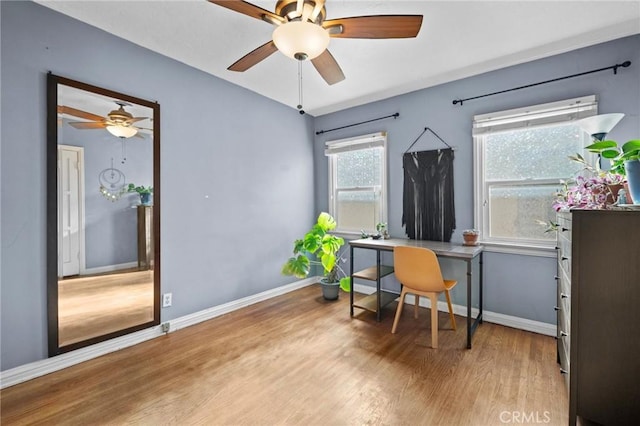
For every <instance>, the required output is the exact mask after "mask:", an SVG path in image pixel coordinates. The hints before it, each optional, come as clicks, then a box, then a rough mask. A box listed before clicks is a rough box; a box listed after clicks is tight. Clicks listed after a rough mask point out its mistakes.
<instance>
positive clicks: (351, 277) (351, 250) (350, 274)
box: [349, 246, 355, 317]
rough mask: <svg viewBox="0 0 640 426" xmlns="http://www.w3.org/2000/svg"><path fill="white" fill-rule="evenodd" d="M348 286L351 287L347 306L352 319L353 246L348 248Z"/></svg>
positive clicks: (353, 286)
mask: <svg viewBox="0 0 640 426" xmlns="http://www.w3.org/2000/svg"><path fill="white" fill-rule="evenodd" d="M349 279H350V282H349V284H350V285H351V291H350V292H349V304H350V305H349V306H350V312H351V316H352V317H353V292H354V288H355V285H354V283H353V246H349Z"/></svg>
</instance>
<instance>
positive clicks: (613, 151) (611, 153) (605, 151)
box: [600, 149, 620, 159]
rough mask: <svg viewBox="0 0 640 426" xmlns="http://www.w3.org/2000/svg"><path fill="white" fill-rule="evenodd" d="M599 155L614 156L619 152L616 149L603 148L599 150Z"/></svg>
mask: <svg viewBox="0 0 640 426" xmlns="http://www.w3.org/2000/svg"><path fill="white" fill-rule="evenodd" d="M600 155H602V156H603V157H604V158H609V159H611V158H616V157H617V156H618V155H620V152H618V150H617V149H603V150H602V151H601V152H600Z"/></svg>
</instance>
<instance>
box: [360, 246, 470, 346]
mask: <svg viewBox="0 0 640 426" xmlns="http://www.w3.org/2000/svg"><path fill="white" fill-rule="evenodd" d="M398 246H408V247H424V248H428V249H430V250H433V251H434V253H435V254H436V256H439V257H449V258H453V259H460V260H464V261H465V262H466V263H467V349H471V337H472V336H473V333H474V332H475V330H476V328H477V327H478V324H482V275H483V273H482V250H483V248H482V246H463V245H461V244H453V243H444V242H440V241H421V240H409V239H403V238H390V239H388V240H384V239H379V240H374V239H369V238H365V239H359V240H353V241H349V251H350V255H351V256H350V266H351V269H350V271H351V290H352V291H351V294H350V301H351V302H350V304H351V305H350V306H351V316H353V308H354V307H356V308H361V309H366V310H370V311H372V312H375V313H376V317H377V320H378V321H380V313H381V310H382V307H383V306H384V305H386V304H387V303H390V302H391V301H393V300H395V299H396V298H397V297H398V295H397V294H395V293H391V292H387V291H384V290H382V289H381V288H380V279H381V278H382V277H384V276H385V275H388V274H390V273H392V272H393V268H392V267H389V266H385V265H380V252H382V251H390V252H393V248H394V247H398ZM354 248H360V249H369V250H375V251H376V266H374V267H371V268H367V269H364V270H362V271H358V272H354V271H353V249H354ZM476 257H478V258H479V265H480V271H479V272H480V276H479V285H478V287H479V300H478V303H479V305H480V308H479V313H478V316H477V317H476V318H473V317H472V315H471V287H472V282H473V259H475V258H476ZM354 278H362V279H367V280H371V281H375V282H376V292H375V294H373V295H371V296H370V297H372V298H371V299H369V300H365V301H364V302H359V304H354V301H353V288H354V281H353V279H354ZM374 300H375V304H374V303H372V302H373V301H374ZM431 308H432V309H438V307H437V306H435V307H434V306H432V307H431Z"/></svg>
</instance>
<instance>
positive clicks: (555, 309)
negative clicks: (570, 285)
mask: <svg viewBox="0 0 640 426" xmlns="http://www.w3.org/2000/svg"><path fill="white" fill-rule="evenodd" d="M553 310H554V311H561V310H562V309H560V308H559V307H557V306H554V307H553Z"/></svg>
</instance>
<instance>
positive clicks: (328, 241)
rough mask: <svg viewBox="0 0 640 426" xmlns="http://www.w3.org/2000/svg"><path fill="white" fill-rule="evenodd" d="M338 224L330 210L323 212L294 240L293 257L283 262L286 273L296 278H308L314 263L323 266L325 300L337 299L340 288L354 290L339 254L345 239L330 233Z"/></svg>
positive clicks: (321, 281) (322, 283) (284, 272)
mask: <svg viewBox="0 0 640 426" xmlns="http://www.w3.org/2000/svg"><path fill="white" fill-rule="evenodd" d="M335 227H336V221H335V219H334V218H333V217H332V216H331V215H330V214H329V213H326V212H322V213H320V215H319V216H318V220H317V221H316V224H315V225H313V227H312V228H311V229H310V230H309V232H307V233H306V234H305V235H304V237H302V238H301V239H297V240H296V241H295V242H294V244H293V257H291V258H289V260H287V262H286V263H285V264H284V265H283V266H282V273H283V274H284V275H293V276H295V277H297V278H306V277H307V276H308V275H309V273H310V272H311V267H312V266H313V265H319V266H322V269H323V271H324V277H323V278H322V279H321V280H320V285H321V286H322V295H323V297H324V298H325V299H326V300H336V299H337V298H338V296H339V294H340V291H339V290H340V289H342V290H344V291H347V292H348V291H350V290H351V285H350V278H349V277H348V276H347V274H346V273H345V272H344V270H343V269H342V268H341V267H340V264H341V263H342V262H343V261H344V259H342V258H341V257H340V250H341V248H342V246H343V245H344V239H342V238H340V237H338V236H336V235H332V234H330V233H329V231H332V230H333V229H335Z"/></svg>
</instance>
